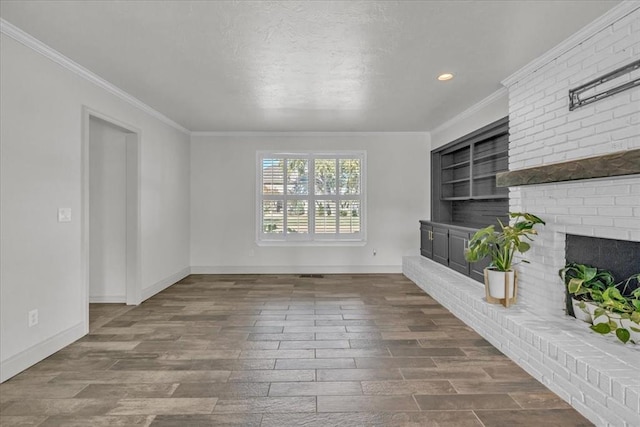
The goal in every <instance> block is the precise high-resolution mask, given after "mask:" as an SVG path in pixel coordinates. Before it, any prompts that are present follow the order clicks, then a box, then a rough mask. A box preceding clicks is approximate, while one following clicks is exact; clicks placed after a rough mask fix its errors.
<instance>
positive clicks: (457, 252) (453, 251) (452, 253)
mask: <svg viewBox="0 0 640 427" xmlns="http://www.w3.org/2000/svg"><path fill="white" fill-rule="evenodd" d="M469 234H470V233H469V232H467V231H460V230H449V268H451V269H453V270H455V271H457V272H458V273H462V274H466V275H467V276H468V275H469V272H470V271H471V270H470V267H469V263H468V262H467V260H466V259H464V249H465V248H466V247H467V242H468V241H469Z"/></svg>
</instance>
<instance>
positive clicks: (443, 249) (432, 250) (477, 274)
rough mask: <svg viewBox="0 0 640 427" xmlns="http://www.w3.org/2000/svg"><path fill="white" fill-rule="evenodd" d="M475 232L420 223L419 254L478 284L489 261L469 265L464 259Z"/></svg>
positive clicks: (443, 225)
mask: <svg viewBox="0 0 640 427" xmlns="http://www.w3.org/2000/svg"><path fill="white" fill-rule="evenodd" d="M476 231H477V229H474V228H468V227H460V226H455V225H451V224H441V223H437V222H431V221H420V253H421V254H422V256H424V257H427V258H430V259H432V260H434V261H436V262H438V263H440V264H442V265H446V266H447V267H449V268H451V269H452V270H455V271H457V272H459V273H462V274H464V275H466V276H469V277H471V278H472V279H474V280H477V281H478V282H483V281H484V268H485V267H487V266H488V265H489V260H488V259H486V260H483V261H480V262H476V263H473V264H469V263H468V262H467V260H466V259H465V258H464V249H465V248H466V247H467V245H468V244H469V239H470V238H471V237H472V236H473V234H474V233H475V232H476Z"/></svg>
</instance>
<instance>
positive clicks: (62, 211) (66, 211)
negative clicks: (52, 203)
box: [58, 208, 71, 222]
mask: <svg viewBox="0 0 640 427" xmlns="http://www.w3.org/2000/svg"><path fill="white" fill-rule="evenodd" d="M58 222H71V208H59V209H58Z"/></svg>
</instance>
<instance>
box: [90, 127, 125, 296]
mask: <svg viewBox="0 0 640 427" xmlns="http://www.w3.org/2000/svg"><path fill="white" fill-rule="evenodd" d="M126 144H127V137H126V133H125V132H124V131H123V130H121V129H118V128H117V127H115V126H112V125H109V124H108V123H106V122H104V121H102V120H99V119H96V118H94V117H92V118H91V119H90V127H89V194H90V196H89V212H90V217H89V229H90V236H91V240H90V249H89V253H90V256H89V260H90V264H89V301H91V302H125V301H126V294H127V289H126V282H127V203H126V201H127V146H126Z"/></svg>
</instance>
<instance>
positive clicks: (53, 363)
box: [0, 274, 591, 427]
mask: <svg viewBox="0 0 640 427" xmlns="http://www.w3.org/2000/svg"><path fill="white" fill-rule="evenodd" d="M91 317H92V324H91V333H90V334H89V335H87V336H86V337H84V338H82V339H81V340H79V341H77V342H76V343H74V344H72V345H70V346H69V347H67V348H65V349H63V350H61V351H59V352H58V353H56V354H54V355H52V356H51V357H49V358H47V359H46V360H44V361H42V362H40V363H38V364H37V365H35V366H33V367H31V368H30V369H28V370H27V371H25V372H23V373H21V374H20V375H18V376H16V377H14V378H13V379H11V380H9V381H7V382H5V383H4V384H2V385H0V424H1V425H2V426H13V425H25V426H26V425H37V426H89V425H92V426H116V425H118V426H124V425H131V426H154V427H160V426H162V427H167V426H222V425H238V426H278V427H285V426H404V425H414V426H455V427H465V426H486V427H489V426H503V427H513V426H536V427H538V426H545V427H550V426H562V427H572V426H590V425H591V423H590V422H588V421H587V420H586V419H585V418H583V417H582V416H581V415H579V414H578V413H577V412H576V411H574V410H573V409H572V408H571V407H569V406H568V405H567V404H566V403H564V402H563V401H562V400H561V399H560V398H558V397H557V396H556V395H554V394H553V393H551V392H550V391H549V390H548V389H547V388H545V387H544V386H543V385H541V384H540V383H539V382H537V381H536V380H534V379H533V378H532V377H530V376H529V375H528V374H527V373H525V372H524V371H523V370H522V369H520V368H519V367H518V366H516V365H515V364H514V363H512V362H511V361H510V360H509V359H508V358H507V357H505V356H504V355H503V354H501V353H500V352H499V351H498V350H496V349H495V348H494V347H492V346H491V345H490V344H489V343H487V342H486V341H485V340H483V339H482V338H481V337H480V336H479V335H478V334H476V333H475V332H474V331H473V330H472V329H471V328H469V327H467V326H466V325H464V324H463V323H462V322H461V321H460V320H458V319H457V318H456V317H455V316H453V315H452V314H451V313H450V312H448V311H447V310H446V309H444V308H443V307H442V306H440V305H439V304H438V303H436V302H435V301H434V300H433V299H432V298H431V297H429V296H428V295H426V294H425V293H424V292H423V291H421V290H420V289H419V288H418V287H417V286H415V285H414V284H413V283H412V282H411V281H409V280H408V279H406V278H405V277H404V276H402V275H399V274H398V275H327V276H325V277H324V278H300V277H298V276H286V275H284V276H276V275H271V276H263V275H246V276H244V275H243V276H237V275H234V276H220V275H192V276H189V277H187V278H186V279H184V280H182V281H181V282H179V283H178V284H176V285H174V286H172V287H170V288H169V289H167V290H165V291H163V292H161V293H160V294H158V295H156V296H155V297H153V298H151V299H149V300H148V301H146V302H144V303H143V304H141V305H140V306H138V307H125V306H122V305H96V306H92V308H91Z"/></svg>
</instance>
